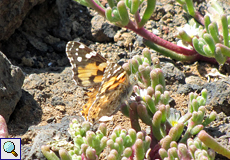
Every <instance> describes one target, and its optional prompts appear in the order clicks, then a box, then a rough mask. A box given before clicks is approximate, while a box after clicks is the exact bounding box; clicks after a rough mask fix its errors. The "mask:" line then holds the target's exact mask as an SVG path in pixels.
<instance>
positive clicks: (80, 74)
mask: <svg viewBox="0 0 230 160" xmlns="http://www.w3.org/2000/svg"><path fill="white" fill-rule="evenodd" d="M66 54H67V56H68V58H69V61H70V63H71V66H72V70H73V79H74V80H75V82H76V83H77V84H78V85H79V86H82V87H92V86H95V85H97V84H100V83H101V81H102V78H103V74H104V70H105V68H106V66H107V63H106V61H107V60H106V59H105V58H104V57H102V56H101V55H100V54H98V53H96V52H95V51H93V50H91V49H90V48H88V47H87V46H85V45H84V44H82V43H79V42H75V41H70V42H68V43H67V45H66Z"/></svg>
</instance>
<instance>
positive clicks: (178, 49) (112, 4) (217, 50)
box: [75, 0, 230, 64]
mask: <svg viewBox="0 0 230 160" xmlns="http://www.w3.org/2000/svg"><path fill="white" fill-rule="evenodd" d="M75 1H76V2H78V3H80V4H82V5H85V6H87V7H91V8H93V9H94V10H96V11H97V12H98V13H99V14H101V15H102V16H104V17H105V18H106V19H107V20H108V21H110V22H111V23H114V24H115V25H117V26H120V27H125V28H127V29H130V30H132V31H134V32H136V33H137V34H139V35H140V36H142V37H143V38H144V44H145V45H147V46H148V47H150V48H152V49H154V50H156V51H157V52H160V53H161V54H163V55H166V56H168V57H171V58H173V59H176V60H180V61H191V62H194V61H197V60H203V61H208V62H212V63H217V62H218V63H219V64H224V63H225V62H227V63H229V62H230V58H229V57H230V54H229V51H230V48H229V40H230V39H229V36H228V35H229V28H228V25H229V24H230V17H228V16H226V14H224V11H223V9H222V8H221V7H220V5H219V4H218V3H217V1H216V0H211V1H210V2H209V5H208V12H206V15H205V16H202V15H201V14H200V13H199V12H198V11H196V10H195V8H194V5H193V1H192V0H177V2H178V3H179V4H181V5H182V6H183V8H184V10H185V11H186V12H187V13H188V14H190V15H191V16H192V17H193V19H192V20H193V21H194V23H189V24H188V25H185V28H184V30H180V32H179V34H178V38H180V39H181V40H182V41H183V43H182V41H179V42H178V45H176V44H174V43H171V42H168V41H166V40H164V39H161V38H160V37H158V36H156V35H155V34H153V33H152V32H150V31H148V30H147V29H145V28H144V25H145V24H146V23H147V22H148V20H149V19H150V17H151V15H152V14H153V12H154V9H155V5H156V0H147V4H146V8H145V11H144V13H143V15H142V16H140V13H139V10H140V8H141V7H143V5H142V4H143V2H144V1H143V0H125V1H119V0H108V7H107V8H105V7H104V6H102V5H101V3H100V1H98V0H75ZM131 17H133V18H131ZM197 22H198V23H197ZM190 33H194V34H193V35H192V36H191V34H190ZM189 34H190V35H189ZM198 34H199V35H198ZM185 43H186V45H185ZM188 46H189V47H188Z"/></svg>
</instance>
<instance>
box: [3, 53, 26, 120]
mask: <svg viewBox="0 0 230 160" xmlns="http://www.w3.org/2000/svg"><path fill="white" fill-rule="evenodd" d="M24 78H25V76H24V74H23V72H22V70H21V69H20V68H19V67H17V66H14V65H12V64H11V62H10V61H9V60H8V59H7V57H6V56H5V55H4V54H3V53H2V52H0V102H1V103H0V115H2V116H3V117H4V118H5V120H6V122H8V121H9V117H10V115H11V114H12V113H13V111H14V109H15V107H16V104H17V103H18V101H19V99H20V97H21V95H22V90H21V87H22V84H23V81H24Z"/></svg>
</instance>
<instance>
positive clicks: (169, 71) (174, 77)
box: [161, 63, 185, 85]
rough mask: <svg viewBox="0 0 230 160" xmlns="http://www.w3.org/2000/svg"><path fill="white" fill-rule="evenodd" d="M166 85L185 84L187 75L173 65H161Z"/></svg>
mask: <svg viewBox="0 0 230 160" xmlns="http://www.w3.org/2000/svg"><path fill="white" fill-rule="evenodd" d="M161 66H163V67H162V70H163V73H164V76H165V81H166V84H169V85H171V84H175V83H176V84H178V83H179V84H185V75H184V73H183V72H182V71H180V70H179V69H178V68H177V67H176V66H174V65H173V64H172V63H161Z"/></svg>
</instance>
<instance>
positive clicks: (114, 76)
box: [88, 63, 132, 123]
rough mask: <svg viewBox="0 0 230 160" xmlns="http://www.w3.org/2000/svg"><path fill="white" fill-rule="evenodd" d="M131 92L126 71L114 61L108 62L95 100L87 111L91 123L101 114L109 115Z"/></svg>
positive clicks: (115, 110)
mask: <svg viewBox="0 0 230 160" xmlns="http://www.w3.org/2000/svg"><path fill="white" fill-rule="evenodd" d="M131 93H132V85H131V84H130V83H129V76H128V74H127V73H126V71H125V70H124V69H123V68H122V67H121V66H120V65H118V64H116V63H108V67H107V68H106V70H105V73H104V76H103V79H102V83H101V86H100V88H99V90H98V93H97V95H96V98H95V101H94V102H93V104H92V106H91V107H90V108H89V111H88V120H89V121H90V122H92V123H95V122H96V121H98V120H99V119H100V118H101V117H102V116H111V115H113V114H115V113H116V112H117V111H118V110H119V109H120V104H121V103H122V102H124V100H126V98H127V97H129V96H130V94H131Z"/></svg>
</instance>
